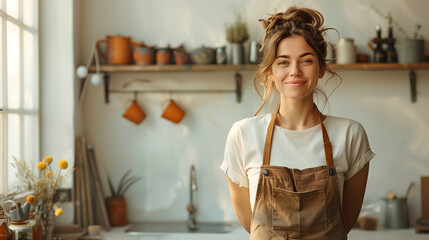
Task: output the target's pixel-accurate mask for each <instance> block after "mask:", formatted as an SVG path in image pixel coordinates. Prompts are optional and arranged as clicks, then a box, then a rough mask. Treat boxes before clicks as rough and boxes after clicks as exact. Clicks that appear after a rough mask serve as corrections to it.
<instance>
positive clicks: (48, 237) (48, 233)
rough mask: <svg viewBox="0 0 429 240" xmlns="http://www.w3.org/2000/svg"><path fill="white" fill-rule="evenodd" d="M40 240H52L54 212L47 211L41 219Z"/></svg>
mask: <svg viewBox="0 0 429 240" xmlns="http://www.w3.org/2000/svg"><path fill="white" fill-rule="evenodd" d="M41 224H42V240H52V238H53V233H54V212H53V211H52V210H51V211H48V212H47V213H46V216H45V217H44V218H43V219H42V223H41Z"/></svg>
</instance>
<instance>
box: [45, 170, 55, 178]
mask: <svg viewBox="0 0 429 240" xmlns="http://www.w3.org/2000/svg"><path fill="white" fill-rule="evenodd" d="M45 176H46V177H52V176H54V173H53V172H52V171H49V172H46V173H45Z"/></svg>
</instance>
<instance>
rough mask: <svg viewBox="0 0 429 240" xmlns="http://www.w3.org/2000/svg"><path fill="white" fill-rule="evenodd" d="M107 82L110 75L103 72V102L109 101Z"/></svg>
mask: <svg viewBox="0 0 429 240" xmlns="http://www.w3.org/2000/svg"><path fill="white" fill-rule="evenodd" d="M109 83H110V76H109V74H107V73H104V77H103V84H104V102H105V103H106V104H107V103H109Z"/></svg>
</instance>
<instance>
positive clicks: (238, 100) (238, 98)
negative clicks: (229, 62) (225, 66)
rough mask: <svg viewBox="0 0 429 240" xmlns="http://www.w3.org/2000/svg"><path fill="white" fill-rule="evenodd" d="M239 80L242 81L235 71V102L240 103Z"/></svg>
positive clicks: (238, 73)
mask: <svg viewBox="0 0 429 240" xmlns="http://www.w3.org/2000/svg"><path fill="white" fill-rule="evenodd" d="M241 80H242V76H241V74H240V72H238V71H237V73H235V90H236V94H237V102H238V103H241V93H242V92H241Z"/></svg>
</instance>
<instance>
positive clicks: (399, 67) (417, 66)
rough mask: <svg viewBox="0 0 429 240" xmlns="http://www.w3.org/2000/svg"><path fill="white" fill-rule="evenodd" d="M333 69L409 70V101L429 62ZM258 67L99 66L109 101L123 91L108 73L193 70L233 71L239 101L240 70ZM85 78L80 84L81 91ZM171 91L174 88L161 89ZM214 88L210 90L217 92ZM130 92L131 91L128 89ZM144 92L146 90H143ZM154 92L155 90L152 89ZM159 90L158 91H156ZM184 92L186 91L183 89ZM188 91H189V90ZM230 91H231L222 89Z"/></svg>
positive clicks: (359, 64)
mask: <svg viewBox="0 0 429 240" xmlns="http://www.w3.org/2000/svg"><path fill="white" fill-rule="evenodd" d="M329 66H330V67H331V68H332V69H333V70H409V71H410V73H409V80H410V89H411V101H412V102H415V101H416V100H417V96H416V95H417V87H416V73H415V72H414V69H429V62H421V63H407V64H401V63H355V64H330V65H329ZM257 69H258V65H257V64H243V65H217V64H210V65H197V64H194V65H173V64H171V65H135V64H133V65H102V66H100V72H102V73H105V75H104V87H105V102H106V103H108V102H109V93H115V92H117V93H118V92H124V91H122V90H121V91H119V90H110V89H109V79H110V78H109V74H110V73H112V74H113V73H133V72H134V73H139V72H195V71H235V72H236V74H235V76H234V78H235V81H236V90H234V91H232V92H235V93H236V94H237V101H238V102H240V101H241V74H240V71H256V70H257ZM89 72H90V73H95V72H96V67H95V66H91V67H90V68H89ZM84 83H85V79H83V81H82V84H81V91H80V93H79V95H81V93H82V89H83V85H84ZM163 91H170V92H173V91H174V90H163ZM210 91H211V90H201V91H200V92H210ZM219 91H220V90H215V91H212V92H219ZM130 92H132V91H130ZM145 92H146V91H145ZM154 92H156V91H154ZM158 92H159V91H158ZM185 92H186V91H185ZM189 92H190V91H189ZM193 92H195V91H193ZM224 92H231V91H226V90H225V91H224Z"/></svg>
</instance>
